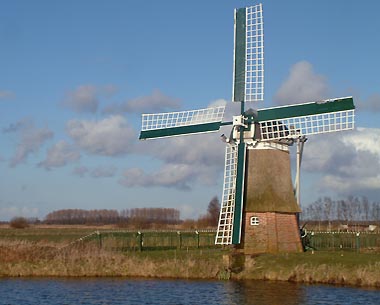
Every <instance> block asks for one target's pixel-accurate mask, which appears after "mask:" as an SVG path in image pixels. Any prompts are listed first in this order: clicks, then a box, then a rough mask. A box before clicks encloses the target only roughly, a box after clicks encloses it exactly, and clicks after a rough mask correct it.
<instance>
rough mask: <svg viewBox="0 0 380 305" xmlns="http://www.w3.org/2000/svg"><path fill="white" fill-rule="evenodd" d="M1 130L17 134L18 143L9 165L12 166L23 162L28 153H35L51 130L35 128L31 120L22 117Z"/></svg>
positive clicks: (50, 133) (49, 136)
mask: <svg viewBox="0 0 380 305" xmlns="http://www.w3.org/2000/svg"><path fill="white" fill-rule="evenodd" d="M3 132H14V133H17V134H18V136H19V143H18V145H17V148H16V151H15V153H14V154H13V156H12V158H11V161H10V166H12V167H14V166H17V165H18V164H20V163H22V162H25V161H26V159H27V157H28V155H29V154H31V153H35V152H37V151H38V150H39V148H40V147H41V146H42V145H43V144H44V143H45V142H46V141H47V140H49V139H51V138H52V137H53V132H52V131H51V130H49V129H48V128H46V127H45V128H36V127H35V126H34V123H33V121H32V120H29V119H23V120H21V121H19V122H16V123H14V124H11V125H10V126H9V127H7V128H5V129H3Z"/></svg>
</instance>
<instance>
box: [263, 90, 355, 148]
mask: <svg viewBox="0 0 380 305" xmlns="http://www.w3.org/2000/svg"><path fill="white" fill-rule="evenodd" d="M257 112H258V116H257V117H258V118H257V121H258V122H259V125H260V133H261V140H262V141H272V140H278V139H286V138H295V137H298V136H308V135H313V134H321V133H328V132H335V131H341V130H350V129H353V128H354V124H355V106H354V102H353V99H352V97H346V98H337V99H331V100H324V101H320V102H313V103H305V104H296V105H291V106H284V107H275V108H268V109H261V110H258V111H257Z"/></svg>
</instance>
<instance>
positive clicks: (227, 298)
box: [0, 278, 379, 305]
mask: <svg viewBox="0 0 380 305" xmlns="http://www.w3.org/2000/svg"><path fill="white" fill-rule="evenodd" d="M378 296H379V291H378V290H365V289H357V288H347V287H334V286H324V285H310V286H308V285H301V284H292V283H283V282H264V281H242V282H234V281H225V282H224V281H185V280H156V279H152V280H147V279H123V278H93V279H87V278H86V279H85V278H83V279H72V278H66V279H62V278H41V279H38V278H27V279H16V278H11V279H9V278H8V279H7V278H3V279H0V304H8V305H13V304H14V305H16V304H17V305H18V304H30V305H37V304H38V305H40V304H41V305H44V304H45V305H53V304H54V305H56V304H89V305H97V304H132V305H134V304H136V305H141V304H152V305H153V304H154V305H160V304H164V305H182V304H183V305H188V304H202V305H244V304H247V305H252V304H255V305H293V304H296V305H301V304H307V305H314V304H345V305H350V304H352V305H353V304H355V305H358V304H366V305H368V304H379V302H378Z"/></svg>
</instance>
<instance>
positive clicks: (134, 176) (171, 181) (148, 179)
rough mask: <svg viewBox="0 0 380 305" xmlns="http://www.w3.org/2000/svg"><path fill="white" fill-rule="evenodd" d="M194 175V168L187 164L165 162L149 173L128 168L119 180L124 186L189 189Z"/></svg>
mask: <svg viewBox="0 0 380 305" xmlns="http://www.w3.org/2000/svg"><path fill="white" fill-rule="evenodd" d="M195 176H196V168H195V167H192V166H190V165H188V164H165V165H164V166H162V168H161V169H160V170H158V171H156V172H154V173H150V174H146V173H145V172H144V171H143V170H142V169H139V168H131V169H128V170H126V171H125V172H124V174H123V178H122V179H120V181H119V182H120V184H122V185H124V186H126V187H135V186H143V187H154V186H163V187H169V188H177V189H180V190H190V188H191V187H190V184H191V182H192V181H193V180H194V178H195Z"/></svg>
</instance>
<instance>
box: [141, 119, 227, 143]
mask: <svg viewBox="0 0 380 305" xmlns="http://www.w3.org/2000/svg"><path fill="white" fill-rule="evenodd" d="M220 125H221V122H213V123H205V124H197V125H186V126H180V127H171V128H161V129H152V130H143V131H141V133H140V137H139V139H140V140H146V139H154V138H164V137H172V136H179V135H187V134H195V133H204V132H212V131H218V130H219V129H220Z"/></svg>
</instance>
